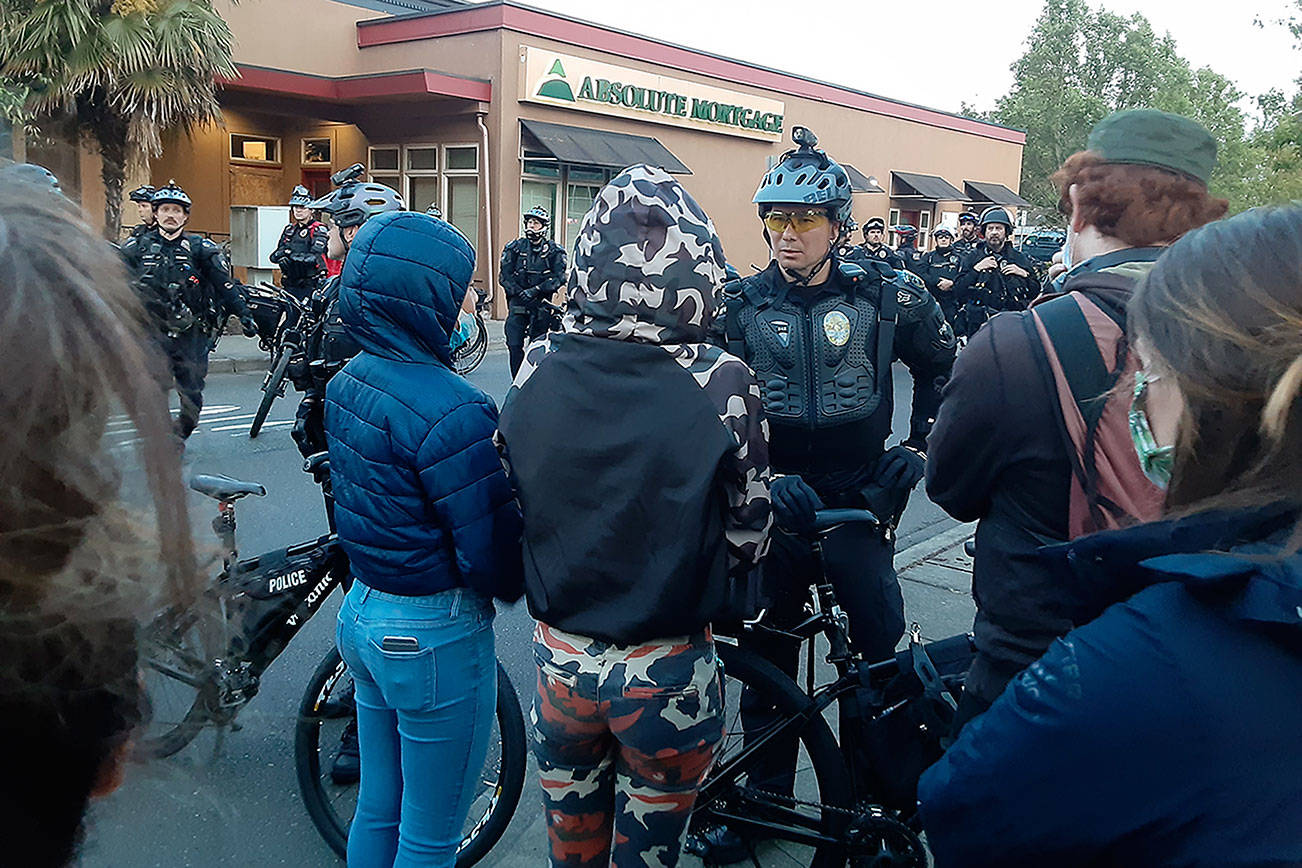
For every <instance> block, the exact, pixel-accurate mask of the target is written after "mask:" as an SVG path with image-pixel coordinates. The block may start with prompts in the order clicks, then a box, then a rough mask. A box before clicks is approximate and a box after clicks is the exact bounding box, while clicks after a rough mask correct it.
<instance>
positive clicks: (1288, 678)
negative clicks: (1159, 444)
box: [918, 507, 1302, 868]
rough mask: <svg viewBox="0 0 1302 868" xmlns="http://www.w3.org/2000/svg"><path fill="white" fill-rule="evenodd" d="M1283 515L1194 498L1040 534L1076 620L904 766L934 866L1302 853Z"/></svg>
mask: <svg viewBox="0 0 1302 868" xmlns="http://www.w3.org/2000/svg"><path fill="white" fill-rule="evenodd" d="M1297 520H1298V509H1297V507H1291V508H1288V507H1283V508H1280V507H1276V508H1263V509H1259V510H1254V511H1250V512H1228V513H1227V512H1218V513H1205V514H1201V515H1194V516H1190V517H1188V518H1185V519H1179V520H1172V521H1164V522H1155V523H1152V524H1145V525H1139V526H1136V527H1133V528H1129V529H1126V530H1120V531H1112V532H1108V533H1100V534H1095V535H1093V536H1087V537H1082V538H1081V539H1079V540H1076V541H1074V542H1072V543H1068V544H1066V545H1062V546H1056V547H1054V548H1052V549H1047V550H1046V551H1045V554H1046V557H1048V558H1049V559H1050V560H1051V561H1052V563H1053V564H1054V565H1055V573H1056V575H1057V577H1058V578H1059V579H1060V580H1061V581H1062V582H1063V583H1064V584H1066V585H1069V586H1072V590H1073V598H1074V599H1079V600H1084V601H1088V602H1087V603H1085V608H1083V609H1082V610H1081V611H1080V612H1078V613H1077V617H1076V621H1077V623H1083V624H1085V626H1082V627H1080V628H1078V629H1076V630H1073V631H1072V632H1071V633H1069V634H1068V635H1067V636H1066V637H1065V638H1063V639H1060V640H1058V641H1057V642H1056V643H1054V645H1053V647H1051V648H1050V649H1049V651H1048V653H1047V654H1045V655H1044V657H1042V658H1041V659H1040V660H1039V661H1038V662H1036V663H1034V664H1032V665H1031V667H1030V668H1029V669H1027V670H1026V671H1025V672H1023V673H1022V674H1021V675H1020V676H1019V677H1018V678H1017V679H1015V680H1014V681H1013V682H1012V683H1011V684H1010V685H1009V686H1008V688H1007V689H1006V690H1005V691H1004V693H1003V694H1002V695H1001V696H1000V697H999V699H998V700H997V701H996V702H995V704H994V705H993V706H992V707H991V708H990V710H989V711H987V712H986V713H985V714H983V715H981V716H980V717H978V718H976V719H975V720H973V721H972V722H971V723H969V724H968V725H967V726H966V727H965V728H964V729H963V731H962V733H961V735H960V737H959V739H958V741H957V742H956V743H955V744H954V746H953V747H952V748H950V750H949V751H948V752H947V753H946V754H945V756H943V757H942V758H941V760H940V761H939V762H938V763H936V765H934V766H932V767H931V768H930V769H928V770H927V772H926V773H925V774H923V776H922V780H921V782H920V783H919V786H918V799H919V802H920V803H921V804H920V809H921V816H922V821H923V826H924V827H925V828H926V830H927V841H928V844H929V846H930V847H931V850H932V853H933V855H934V856H935V860H936V865H937V866H939V868H945V866H951V865H962V866H981V865H992V866H993V865H1052V866H1071V865H1207V866H1227V865H1263V866H1264V865H1302V747H1299V743H1298V738H1299V736H1298V734H1299V733H1300V732H1302V701H1299V697H1302V555H1299V554H1297V553H1294V554H1291V555H1287V554H1284V551H1285V550H1284V549H1283V548H1282V547H1283V545H1284V544H1285V542H1286V541H1287V539H1288V537H1289V535H1290V533H1291V530H1292V527H1293V525H1294V524H1295V523H1296V521H1297ZM1132 594H1133V596H1131V595H1132ZM1126 597H1129V599H1127V600H1126V602H1124V603H1118V604H1116V605H1113V606H1111V607H1110V608H1107V609H1106V611H1103V608H1104V606H1105V605H1106V604H1107V602H1109V600H1118V599H1126ZM1100 611H1102V614H1098V613H1099V612H1100ZM1096 615H1097V617H1096V618H1095V617H1094V616H1096ZM1091 618H1094V620H1090V619H1091ZM1086 622H1089V623H1086Z"/></svg>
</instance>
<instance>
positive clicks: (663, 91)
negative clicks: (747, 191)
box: [520, 46, 784, 140]
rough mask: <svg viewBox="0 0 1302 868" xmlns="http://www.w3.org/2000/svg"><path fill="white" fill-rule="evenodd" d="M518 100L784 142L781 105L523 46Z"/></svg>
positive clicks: (745, 94) (765, 99) (770, 100)
mask: <svg viewBox="0 0 1302 868" xmlns="http://www.w3.org/2000/svg"><path fill="white" fill-rule="evenodd" d="M520 60H521V67H522V69H523V75H524V80H523V81H522V82H521V92H520V98H521V99H522V100H525V101H528V102H541V103H547V104H548V105H555V106H562V107H564V108H570V109H576V110H578V111H589V112H596V113H598V114H608V115H616V116H619V117H635V118H638V119H639V120H647V121H652V122H654V123H663V124H672V125H674V126H685V127H696V128H699V129H709V130H712V131H714V132H720V133H729V134H731V135H736V136H746V137H748V138H762V139H769V140H777V139H781V138H782V114H783V110H784V104H783V103H781V102H778V101H777V100H772V99H767V98H765V97H758V96H754V95H752V94H748V93H740V92H738V91H732V90H726V89H724V88H718V87H711V86H709V85H703V84H698V83H696V82H691V81H684V80H682V79H677V78H670V77H668V76H664V75H657V74H655V73H651V72H643V71H641V70H636V69H629V68H627V67H623V66H614V65H612V64H608V63H599V62H597V61H594V60H587V59H585V58H581V57H572V56H570V55H566V54H557V53H556V52H554V51H544V50H542V49H539V48H534V47H531V46H526V47H524V48H523V49H522V50H521V58H520Z"/></svg>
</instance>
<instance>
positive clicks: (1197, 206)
mask: <svg viewBox="0 0 1302 868" xmlns="http://www.w3.org/2000/svg"><path fill="white" fill-rule="evenodd" d="M1051 180H1052V181H1053V182H1054V183H1055V184H1057V185H1058V210H1059V211H1061V212H1062V213H1063V214H1066V215H1069V216H1070V215H1071V213H1072V204H1071V199H1070V198H1069V197H1068V194H1067V191H1068V190H1069V189H1070V188H1071V186H1072V185H1073V184H1075V185H1076V199H1077V201H1076V216H1077V217H1078V218H1079V219H1081V220H1083V221H1084V223H1085V225H1087V226H1093V227H1094V228H1095V229H1097V230H1099V231H1100V232H1102V233H1103V234H1104V235H1108V236H1111V237H1113V238H1116V239H1118V240H1119V241H1122V242H1124V243H1125V244H1127V245H1129V246H1131V247H1150V246H1153V245H1157V244H1170V243H1171V242H1173V241H1175V240H1176V239H1177V238H1179V237H1180V236H1181V235H1184V234H1185V233H1186V232H1188V231H1189V230H1191V229H1197V228H1198V227H1199V226H1203V225H1206V224H1207V223H1211V222H1212V221H1213V220H1219V219H1220V218H1222V217H1224V216H1225V212H1226V211H1228V210H1229V202H1227V201H1226V200H1225V199H1216V198H1213V197H1212V196H1211V194H1209V193H1208V192H1207V187H1205V186H1204V185H1203V184H1202V183H1200V182H1198V181H1196V180H1194V179H1193V178H1189V177H1187V176H1185V175H1181V174H1178V173H1176V172H1171V171H1168V170H1166V169H1160V168H1157V167H1156V166H1136V165H1130V164H1121V163H1108V162H1105V161H1104V160H1103V158H1102V157H1100V156H1099V155H1098V154H1096V153H1093V152H1091V151H1078V152H1077V153H1075V154H1072V155H1071V156H1070V157H1068V158H1067V162H1065V163H1063V164H1062V168H1060V169H1059V170H1058V171H1056V172H1054V173H1053V177H1052V178H1051Z"/></svg>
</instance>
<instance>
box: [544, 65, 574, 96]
mask: <svg viewBox="0 0 1302 868" xmlns="http://www.w3.org/2000/svg"><path fill="white" fill-rule="evenodd" d="M538 96H541V97H547V98H548V99H560V100H565V101H566V102H574V91H573V90H571V89H570V83H569V82H568V81H566V80H565V67H563V66H561V60H560V58H559V57H558V58H556V60H555V61H554V62H553V63H552V68H551V69H549V70H548V71H547V80H546V81H544V82H543V83H542V85H541V86H540V87H539V88H538Z"/></svg>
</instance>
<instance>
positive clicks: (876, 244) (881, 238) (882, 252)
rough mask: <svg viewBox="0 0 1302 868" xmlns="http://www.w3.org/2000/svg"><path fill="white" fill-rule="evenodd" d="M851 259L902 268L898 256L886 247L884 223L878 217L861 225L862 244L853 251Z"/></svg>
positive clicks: (870, 218) (902, 265)
mask: <svg viewBox="0 0 1302 868" xmlns="http://www.w3.org/2000/svg"><path fill="white" fill-rule="evenodd" d="M853 259H854V260H855V261H858V260H860V259H868V260H876V261H878V262H885V263H886V264H887V265H889V266H890V267H891V268H903V267H904V260H903V259H900V256H899V254H898V253H896V252H895V251H894V250H892V249H891V248H889V247H887V246H886V221H885V220H883V219H882V218H880V217H869V218H868V222H867V223H865V224H864V225H863V244H861V245H860V246H859V248H858V249H857V250H856V251H855V256H854V257H853Z"/></svg>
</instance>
